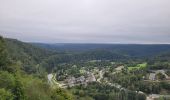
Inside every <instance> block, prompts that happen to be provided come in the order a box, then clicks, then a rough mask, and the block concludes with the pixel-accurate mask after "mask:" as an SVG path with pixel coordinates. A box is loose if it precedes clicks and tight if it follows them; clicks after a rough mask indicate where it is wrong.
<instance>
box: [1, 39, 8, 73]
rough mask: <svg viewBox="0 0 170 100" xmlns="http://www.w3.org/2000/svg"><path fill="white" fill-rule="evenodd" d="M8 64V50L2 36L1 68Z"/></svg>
mask: <svg viewBox="0 0 170 100" xmlns="http://www.w3.org/2000/svg"><path fill="white" fill-rule="evenodd" d="M6 64H7V51H6V48H5V41H4V39H3V37H1V36H0V70H4V69H5V66H6Z"/></svg>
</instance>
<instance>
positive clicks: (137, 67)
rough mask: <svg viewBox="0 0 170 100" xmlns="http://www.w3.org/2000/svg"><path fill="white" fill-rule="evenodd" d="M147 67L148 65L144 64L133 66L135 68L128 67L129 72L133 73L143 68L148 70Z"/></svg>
mask: <svg viewBox="0 0 170 100" xmlns="http://www.w3.org/2000/svg"><path fill="white" fill-rule="evenodd" d="M146 67H147V63H146V62H145V63H142V64H137V65H136V66H133V67H128V71H133V70H140V69H143V68H146Z"/></svg>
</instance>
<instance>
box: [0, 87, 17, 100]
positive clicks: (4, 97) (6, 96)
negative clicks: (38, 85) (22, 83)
mask: <svg viewBox="0 0 170 100" xmlns="http://www.w3.org/2000/svg"><path fill="white" fill-rule="evenodd" d="M0 99H1V100H13V99H14V95H13V94H12V93H11V92H9V91H6V90H5V89H0Z"/></svg>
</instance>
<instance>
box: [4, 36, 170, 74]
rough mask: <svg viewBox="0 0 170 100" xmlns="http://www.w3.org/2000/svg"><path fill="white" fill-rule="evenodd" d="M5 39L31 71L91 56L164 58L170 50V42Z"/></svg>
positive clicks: (15, 56) (14, 55) (15, 57)
mask: <svg viewBox="0 0 170 100" xmlns="http://www.w3.org/2000/svg"><path fill="white" fill-rule="evenodd" d="M5 41H6V45H7V50H8V52H9V57H10V58H11V59H12V60H14V61H15V62H17V61H20V62H21V64H22V66H23V69H24V70H25V71H26V72H28V73H34V72H35V71H36V67H37V66H41V67H42V68H46V70H48V71H49V72H50V71H51V70H52V69H53V68H54V67H55V66H57V64H59V63H68V62H79V61H88V60H112V61H128V60H137V59H141V60H143V58H149V59H151V58H154V57H158V58H160V59H162V56H166V55H169V54H170V45H138V44H43V43H24V42H21V41H18V40H15V39H5ZM163 58H165V57H163ZM166 58H168V57H166ZM168 59H169V58H168Z"/></svg>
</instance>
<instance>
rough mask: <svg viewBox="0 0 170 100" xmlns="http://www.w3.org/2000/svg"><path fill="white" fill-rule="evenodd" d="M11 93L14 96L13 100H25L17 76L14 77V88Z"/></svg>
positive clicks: (21, 85) (22, 88)
mask: <svg viewBox="0 0 170 100" xmlns="http://www.w3.org/2000/svg"><path fill="white" fill-rule="evenodd" d="M13 93H14V95H15V98H14V100H26V96H25V93H24V87H23V84H22V83H21V81H20V79H19V77H18V76H17V75H16V80H15V87H14V91H13Z"/></svg>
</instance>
